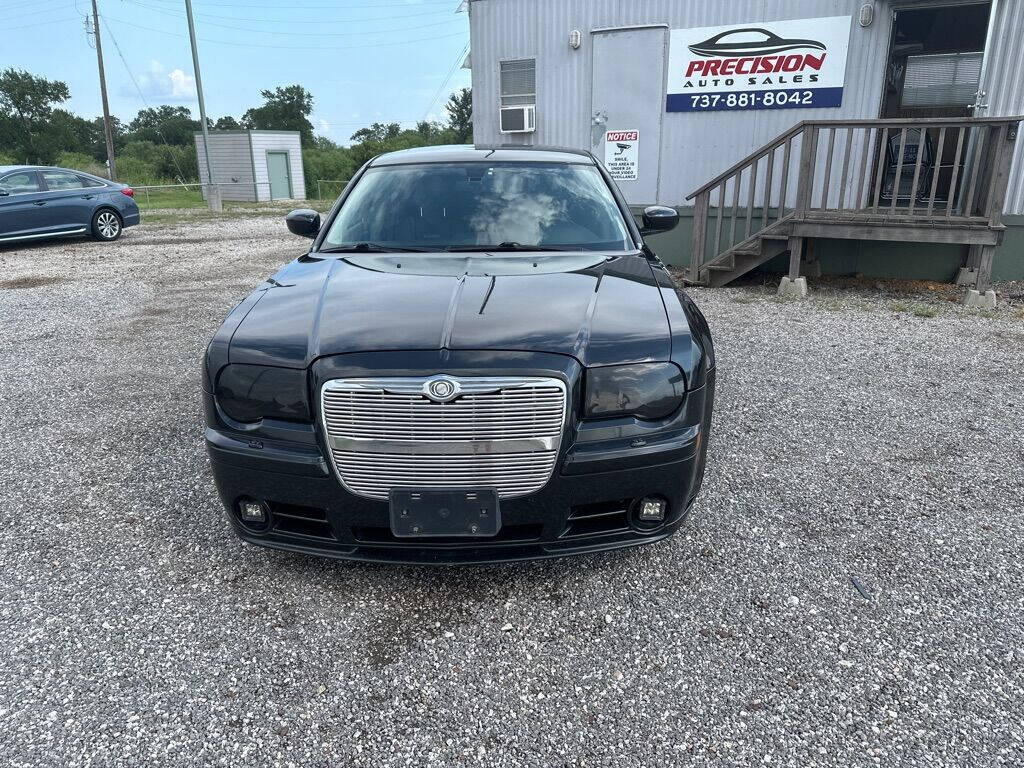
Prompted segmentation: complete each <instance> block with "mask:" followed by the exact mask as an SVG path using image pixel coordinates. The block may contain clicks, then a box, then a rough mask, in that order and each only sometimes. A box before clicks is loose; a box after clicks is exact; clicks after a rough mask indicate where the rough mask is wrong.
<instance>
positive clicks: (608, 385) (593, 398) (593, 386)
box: [583, 363, 686, 419]
mask: <svg viewBox="0 0 1024 768" xmlns="http://www.w3.org/2000/svg"><path fill="white" fill-rule="evenodd" d="M685 389H686V383H685V381H684V379H683V372H682V371H681V370H679V367H678V366H676V365H674V364H673V363H637V364H635V365H612V366H608V367H606V368H588V369H587V381H586V389H585V393H584V394H585V397H584V402H585V407H584V414H583V415H584V417H585V418H608V417H611V416H636V417H637V418H640V419H662V418H664V417H665V416H668V415H669V414H670V413H672V412H673V411H675V410H676V409H677V408H678V407H679V406H680V405H681V404H682V402H683V393H684V391H685Z"/></svg>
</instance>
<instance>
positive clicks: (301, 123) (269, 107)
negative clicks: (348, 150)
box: [242, 85, 313, 147]
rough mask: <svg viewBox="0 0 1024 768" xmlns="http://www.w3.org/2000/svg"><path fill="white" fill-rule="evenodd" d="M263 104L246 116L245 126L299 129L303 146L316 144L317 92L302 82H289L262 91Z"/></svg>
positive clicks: (243, 121) (267, 128) (282, 129)
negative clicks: (315, 107) (312, 121)
mask: <svg viewBox="0 0 1024 768" xmlns="http://www.w3.org/2000/svg"><path fill="white" fill-rule="evenodd" d="M260 96H262V97H263V105H262V106H259V107H253V108H252V109H249V110H247V111H246V113H245V114H244V115H242V126H243V127H245V128H258V129H263V130H273V131H298V132H299V134H300V135H301V137H302V146H304V147H309V146H312V144H313V124H312V123H311V122H309V116H310V114H312V112H313V94H311V93H310V92H309V91H307V90H306V89H305V88H303V87H302V86H301V85H289V86H286V87H284V88H275V89H274V90H272V91H260Z"/></svg>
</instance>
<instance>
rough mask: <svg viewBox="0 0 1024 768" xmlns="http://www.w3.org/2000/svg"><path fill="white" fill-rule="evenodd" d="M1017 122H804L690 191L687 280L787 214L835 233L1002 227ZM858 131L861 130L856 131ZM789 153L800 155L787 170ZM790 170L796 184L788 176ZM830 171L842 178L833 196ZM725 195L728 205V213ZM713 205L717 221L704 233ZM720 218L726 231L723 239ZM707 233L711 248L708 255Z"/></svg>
mask: <svg viewBox="0 0 1024 768" xmlns="http://www.w3.org/2000/svg"><path fill="white" fill-rule="evenodd" d="M1022 120H1024V117H985V118H925V119H913V120H911V119H903V118H899V119H885V120H881V119H879V120H870V119H858V120H803V121H801V122H799V123H797V124H796V125H794V126H793V127H792V128H790V129H789V130H787V131H785V132H783V133H781V134H779V135H778V136H776V137H775V138H774V139H772V140H771V141H770V142H768V143H767V144H765V145H764V146H762V147H759V148H757V149H755V150H754V151H753V152H751V153H750V154H748V155H747V156H746V157H744V158H743V159H742V160H740V161H739V162H737V163H734V164H733V165H731V166H730V167H729V168H727V169H726V170H725V171H723V172H722V173H720V174H718V175H717V176H715V177H714V178H713V179H711V180H709V181H708V182H707V183H705V184H704V185H702V186H701V187H699V188H698V189H696V190H695V191H694V192H693V193H692V194H690V195H689V196H687V198H686V199H687V200H694V201H695V202H694V229H693V249H692V266H691V275H692V278H693V279H699V278H700V275H701V272H702V271H708V272H709V273H710V270H712V269H714V270H731V269H733V268H734V267H733V265H734V263H735V259H736V257H737V256H738V255H742V256H749V255H750V253H751V251H750V248H751V245H750V243H751V242H753V241H757V240H758V239H759V238H760V237H762V233H765V234H764V236H768V234H771V233H774V235H773V236H775V237H776V238H777V237H779V236H780V231H779V229H780V228H779V227H777V226H776V225H779V224H781V223H782V222H783V221H788V222H790V223H789V224H787V225H786V226H787V227H792V226H793V225H794V224H799V223H800V222H802V221H811V220H813V221H816V222H821V221H832V222H834V224H835V228H836V229H837V235H836V236H838V237H854V236H856V235H857V233H861V232H862V231H863V227H864V226H873V227H877V226H883V225H888V224H894V225H895V224H899V225H906V224H908V223H912V224H915V225H921V224H926V225H927V224H931V225H934V226H942V227H947V228H948V227H954V228H955V227H961V228H974V229H975V230H976V228H977V227H978V226H979V223H981V224H987V225H988V228H989V229H998V228H1000V227H1001V216H1002V207H1003V205H1004V203H1005V199H1006V187H1007V183H1008V177H1009V174H1010V163H1011V162H1012V157H1013V154H1014V142H1015V141H1016V139H1017V129H1018V124H1019V123H1020V122H1021V121H1022ZM857 133H859V134H861V136H857V137H855V135H854V134H857ZM837 134H840V135H839V136H837ZM855 139H856V141H855ZM797 142H799V146H798V147H797V146H795V145H796V144H797ZM936 144H937V146H938V148H937V150H936V148H935V145H936ZM954 147H955V148H954ZM780 149H781V150H783V151H781V152H780ZM836 151H838V152H839V154H840V157H839V158H836V157H835V154H836ZM794 152H799V157H798V159H797V161H796V163H795V168H796V170H795V171H793V172H792V173H791V164H792V161H793V159H794V158H793V157H792V155H793V153H794ZM780 154H781V155H782V164H781V168H780V169H779V173H778V174H776V173H775V171H776V165H777V164H778V161H779V155H780ZM762 164H763V165H762ZM851 173H852V174H853V175H852V176H850V175H848V174H851ZM793 175H795V176H797V178H796V185H795V188H791V187H792V185H790V183H789V182H790V177H791V176H793ZM940 176H941V178H940ZM834 178H835V179H838V183H839V187H838V191H837V193H836V194H833V189H832V181H833V179H834ZM776 179H778V184H777V185H776V183H775V182H776ZM730 185H731V189H730V188H729V187H730ZM819 185H820V186H819ZM741 187H742V189H743V198H744V200H745V202H744V203H740V190H741ZM816 187H818V189H816ZM728 198H731V200H732V204H731V212H730V213H725V211H727V210H728V207H729V206H728V203H727V199H728ZM773 201H774V204H775V207H774V209H773ZM712 205H714V207H715V210H714V227H713V229H712V231H711V233H709V232H708V231H707V227H708V222H709V221H710V220H711V216H712V211H711V207H712ZM758 206H760V207H759V208H758ZM725 218H729V226H728V238H727V239H726V240H724V241H723V225H724V223H725V221H724V219H725ZM737 220H739V221H740V222H741V223H740V226H739V227H737ZM773 220H774V221H773ZM755 222H756V223H755ZM844 227H845V228H844ZM858 227H859V229H858ZM773 228H774V229H773ZM839 230H842V231H841V232H839ZM709 234H710V235H711V238H709V237H708V235H709ZM781 234H784V232H782V233H781ZM737 236H739V239H740V242H737V239H736V238H737ZM709 239H710V240H711V242H713V253H712V254H710V259H705V256H706V255H707V254H706V253H705V251H706V248H707V246H708V245H709V244H710V243H709ZM755 250H756V249H755Z"/></svg>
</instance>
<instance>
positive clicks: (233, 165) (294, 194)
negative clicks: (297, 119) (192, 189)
mask: <svg viewBox="0 0 1024 768" xmlns="http://www.w3.org/2000/svg"><path fill="white" fill-rule="evenodd" d="M209 135H210V167H211V169H212V171H213V182H214V183H215V184H217V186H218V187H219V188H220V194H221V199H223V200H249V201H253V202H262V201H266V200H286V199H289V198H304V197H305V196H306V182H305V179H304V177H303V174H302V142H301V140H300V136H299V132H298V131H210V132H209ZM195 141H196V159H197V160H198V165H199V181H200V182H201V183H202V184H207V183H208V177H207V173H206V157H205V156H204V150H203V134H202V133H196V134H195Z"/></svg>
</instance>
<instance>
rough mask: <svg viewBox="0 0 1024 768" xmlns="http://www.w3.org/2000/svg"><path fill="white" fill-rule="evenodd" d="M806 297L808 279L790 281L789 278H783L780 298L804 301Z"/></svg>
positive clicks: (780, 286) (799, 278) (780, 284)
mask: <svg viewBox="0 0 1024 768" xmlns="http://www.w3.org/2000/svg"><path fill="white" fill-rule="evenodd" d="M806 295H807V278H806V277H798V278H797V279H796V280H790V279H789V278H788V277H784V278H782V282H781V283H779V296H781V297H782V298H784V299H802V298H804V297H805V296H806Z"/></svg>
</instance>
